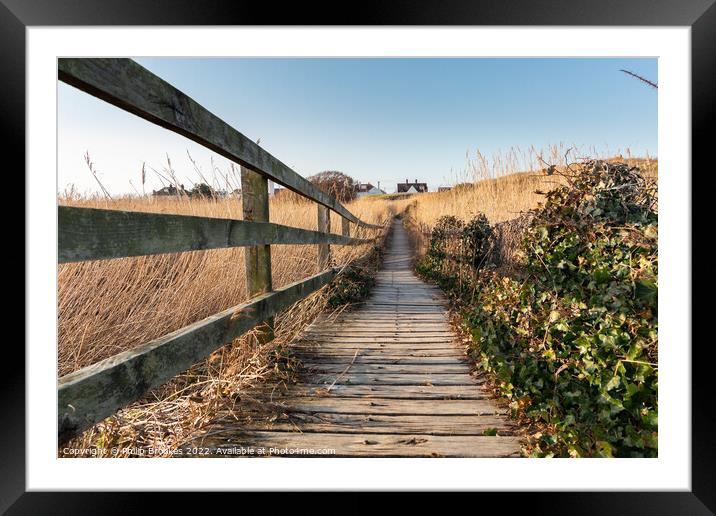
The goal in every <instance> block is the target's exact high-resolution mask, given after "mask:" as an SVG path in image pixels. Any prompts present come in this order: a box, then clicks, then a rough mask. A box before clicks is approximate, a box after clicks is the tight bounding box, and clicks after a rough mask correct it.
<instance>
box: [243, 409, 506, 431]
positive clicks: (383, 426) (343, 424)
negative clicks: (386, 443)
mask: <svg viewBox="0 0 716 516" xmlns="http://www.w3.org/2000/svg"><path fill="white" fill-rule="evenodd" d="M431 403H433V404H436V403H435V402H434V401H432V402H431ZM297 426H298V427H300V428H301V432H330V433H348V434H425V435H485V432H487V431H491V432H492V431H497V432H498V433H499V435H510V434H511V433H512V431H513V430H512V427H511V426H510V425H509V424H508V423H507V421H506V420H505V419H504V418H502V417H496V416H486V415H481V416H450V417H442V418H435V417H434V416H433V415H427V416H426V415H381V414H375V415H373V414H372V415H370V416H366V415H363V414H331V413H321V414H296V413H291V414H283V415H281V416H280V417H278V418H261V416H260V415H256V416H254V415H252V414H251V413H244V414H242V415H241V416H240V417H239V419H238V421H237V424H236V427H237V429H240V431H251V430H260V431H267V430H268V431H280V432H290V431H294V430H295V429H296V427H297Z"/></svg>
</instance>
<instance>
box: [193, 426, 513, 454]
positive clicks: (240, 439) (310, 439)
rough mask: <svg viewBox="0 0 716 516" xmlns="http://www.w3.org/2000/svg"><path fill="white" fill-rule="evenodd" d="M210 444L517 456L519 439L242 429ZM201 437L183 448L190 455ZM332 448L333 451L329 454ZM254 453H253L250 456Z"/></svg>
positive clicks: (225, 449)
mask: <svg viewBox="0 0 716 516" xmlns="http://www.w3.org/2000/svg"><path fill="white" fill-rule="evenodd" d="M226 439H227V440H228V441H229V442H228V443H226V444H224V445H222V446H220V447H212V448H211V453H212V454H213V455H215V456H229V457H237V458H238V457H246V456H248V455H245V454H243V453H241V450H240V449H237V447H242V446H250V447H252V448H254V449H255V448H256V447H261V448H263V449H264V451H265V454H266V455H272V456H273V455H278V456H289V457H290V456H303V457H308V456H317V457H517V456H519V452H520V441H519V439H518V438H517V437H511V436H474V435H469V436H467V435H465V436H440V435H425V434H415V435H391V434H328V433H309V432H307V433H298V432H261V431H253V432H241V433H239V434H238V435H234V436H231V437H228V436H227V437H226ZM197 446H202V439H197V440H196V441H193V442H192V443H190V444H189V445H187V446H186V447H182V448H183V452H184V453H183V454H182V456H185V457H190V456H191V453H192V448H195V447H197ZM331 451H334V453H330V452H331ZM251 456H255V455H251Z"/></svg>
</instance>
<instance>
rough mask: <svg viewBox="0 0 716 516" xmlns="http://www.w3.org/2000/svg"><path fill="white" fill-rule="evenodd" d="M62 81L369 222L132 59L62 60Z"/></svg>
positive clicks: (295, 190)
mask: <svg viewBox="0 0 716 516" xmlns="http://www.w3.org/2000/svg"><path fill="white" fill-rule="evenodd" d="M58 77H59V79H60V80H61V81H63V82H66V83H67V84H70V85H71V86H74V87H76V88H78V89H80V90H82V91H85V92H87V93H89V94H90V95H93V96H95V97H97V98H99V99H102V100H104V101H106V102H109V103H110V104H113V105H115V106H117V107H119V108H121V109H123V110H125V111H128V112H130V113H132V114H134V115H137V116H139V117H141V118H144V119H145V120H148V121H150V122H152V123H154V124H157V125H159V126H161V127H164V128H166V129H169V130H170V131H173V132H175V133H178V134H181V135H182V136H185V137H186V138H189V139H190V140H193V141H195V142H197V143H199V144H201V145H203V146H204V147H207V148H208V149H211V150H213V151H214V152H216V153H218V154H221V155H222V156H224V157H226V158H227V159H230V160H232V161H234V162H236V163H238V164H240V165H242V166H245V167H248V168H250V169H252V170H255V171H257V172H259V173H260V174H261V175H263V176H265V177H266V178H268V179H271V180H272V181H274V182H276V183H279V184H281V185H283V186H285V187H286V188H288V189H289V190H292V191H294V192H296V193H299V194H301V195H303V196H304V197H308V198H309V199H311V200H313V201H315V202H317V203H319V204H322V205H323V206H326V207H328V208H330V209H332V210H333V211H335V212H336V213H338V214H339V215H341V216H343V217H346V218H347V219H349V220H350V221H351V222H354V223H356V224H359V225H361V226H365V227H372V228H380V227H381V226H375V225H372V224H367V223H365V222H363V221H361V220H359V219H358V218H357V217H355V216H354V215H353V214H352V213H350V212H349V211H348V210H347V209H346V208H345V207H343V206H342V205H341V204H340V203H339V202H338V201H337V200H336V199H335V198H333V197H332V196H330V195H328V194H326V193H325V192H322V191H321V190H320V189H318V188H317V187H316V186H315V185H313V184H312V183H311V182H310V181H308V180H307V179H305V178H304V177H302V176H300V175H299V174H297V173H296V172H295V171H293V170H292V169H291V168H289V167H288V166H286V165H285V164H283V163H282V162H281V161H279V160H278V159H276V158H275V157H274V156H272V155H271V154H269V153H268V152H266V151H265V150H264V149H262V148H261V147H259V146H258V145H257V144H256V143H254V142H253V141H251V140H250V139H249V138H247V137H246V136H244V135H243V134H241V133H240V132H239V131H237V130H236V129H234V128H233V127H231V126H230V125H229V124H227V123H226V122H224V121H223V120H221V119H220V118H219V117H217V116H216V115H214V114H213V113H211V112H210V111H208V110H207V109H206V108H204V107H203V106H201V105H200V104H199V103H197V102H196V101H195V100H193V99H192V98H191V97H189V96H188V95H186V94H184V93H182V92H181V91H179V90H178V89H177V88H175V87H174V86H172V85H171V84H169V83H168V82H166V81H164V80H162V79H160V78H159V77H157V76H156V75H154V74H153V73H151V72H150V71H149V70H147V69H146V68H144V67H142V66H140V65H139V64H137V63H136V62H134V61H132V60H131V59H116V58H60V59H58Z"/></svg>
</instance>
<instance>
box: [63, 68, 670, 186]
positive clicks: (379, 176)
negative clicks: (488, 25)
mask: <svg viewBox="0 0 716 516" xmlns="http://www.w3.org/2000/svg"><path fill="white" fill-rule="evenodd" d="M137 61H138V62H139V63H140V64H142V65H143V66H145V67H146V68H148V69H149V70H151V71H152V72H154V73H155V74H157V75H159V76H160V77H162V78H163V79H165V80H167V81H169V82H170V83H172V84H173V85H174V86H176V87H177V88H179V89H180V90H182V91H184V92H185V93H187V94H188V95H190V96H192V97H193V98H194V99H195V100H196V101H198V102H199V103H200V104H202V105H203V106H204V107H206V108H208V109H209V110H210V111H212V112H213V113H215V114H216V115H218V116H219V117H221V118H222V119H224V120H225V121H226V122H228V123H229V124H231V125H233V126H234V127H235V128H236V129H238V130H239V131H241V132H242V133H244V134H245V135H246V136H248V137H249V138H251V139H253V140H257V139H258V138H260V139H261V145H262V146H263V147H264V148H266V149H267V150H268V151H269V152H271V153H272V154H274V155H275V156H276V157H277V158H279V159H280V160H282V161H283V162H284V163H286V164H287V165H289V166H291V167H293V168H294V170H296V171H297V172H299V173H300V174H302V175H306V176H307V175H310V174H314V173H316V172H320V171H322V170H341V171H343V172H345V173H347V174H349V175H351V176H353V177H354V178H356V179H358V180H361V181H369V182H372V183H373V184H376V183H377V182H378V181H380V182H381V187H382V188H383V189H385V190H386V191H388V192H392V191H394V190H395V184H396V182H398V181H403V180H404V179H405V178H409V179H410V180H411V181H413V180H414V179H418V180H420V181H424V182H427V183H428V186H429V188H430V189H431V190H434V189H437V187H438V186H440V185H444V184H450V183H452V182H454V181H455V180H456V178H457V177H458V176H459V175H460V174H461V172H462V171H463V170H464V169H465V166H466V156H471V155H474V153H475V151H476V150H478V149H479V150H480V151H481V152H482V153H483V154H485V155H487V156H488V157H489V156H492V155H493V154H495V153H499V152H503V151H506V150H508V149H510V148H513V147H517V148H521V149H527V148H529V147H530V146H534V147H536V148H546V147H547V146H549V145H551V144H559V143H563V144H565V145H567V146H569V145H576V146H578V147H581V148H589V147H595V148H597V149H599V150H600V151H605V152H606V151H609V152H613V153H616V152H617V151H619V150H622V149H625V148H630V149H631V152H632V153H633V154H636V155H643V154H645V153H647V152H648V153H649V154H651V155H652V156H656V155H657V154H658V153H657V92H656V91H655V90H653V89H651V88H649V87H648V86H646V85H644V84H642V83H640V82H639V81H637V80H635V79H633V78H631V77H628V76H626V75H625V74H623V73H621V72H619V70H620V69H621V68H626V69H629V70H632V71H634V72H636V73H639V74H641V75H643V76H645V77H647V78H649V79H653V80H656V79H657V60H656V59H616V58H605V59H552V58H550V59H544V58H529V59H517V58H512V59H489V58H479V59H462V58H461V59H422V58H417V59H391V58H386V59H263V58H250V59H245V58H237V59H207V58H202V59H199V58H181V59H178V58H170V59H158V58H152V59H147V58H141V59H137ZM187 150H188V151H189V152H190V154H191V155H192V157H193V158H194V159H195V160H196V161H197V163H198V164H199V165H200V167H201V168H202V170H203V172H204V173H205V174H206V173H210V171H211V157H212V156H213V157H214V163H215V164H216V165H217V166H219V168H221V169H226V168H227V167H228V162H227V161H226V160H225V159H224V158H221V157H219V156H217V155H215V154H213V153H211V152H210V151H208V150H205V149H203V148H202V147H200V146H198V145H196V144H194V143H193V142H190V141H189V140H187V139H185V138H183V137H181V136H178V135H176V134H174V133H171V132H169V131H167V130H165V129H162V128H159V127H156V126H153V125H152V124H150V123H149V122H146V121H144V120H141V119H139V118H137V117H135V116H134V115H130V114H128V113H125V112H123V111H121V110H120V109H118V108H115V107H113V106H110V105H108V104H106V103H104V102H103V101H100V100H97V99H95V98H92V97H90V96H89V95H87V94H85V93H82V92H80V91H78V90H75V89H74V88H72V87H70V86H67V85H65V84H63V83H60V84H59V86H58V188H59V190H60V191H62V190H64V189H65V188H66V187H68V186H69V185H70V184H74V185H75V187H76V188H77V189H78V190H79V191H80V192H86V193H89V192H94V191H98V186H97V183H96V182H95V180H94V179H93V177H92V176H91V174H90V172H89V170H88V169H87V166H86V165H85V162H84V154H85V152H86V151H88V152H89V154H90V156H91V158H92V160H93V161H94V163H95V168H96V170H97V171H98V177H99V178H100V180H101V181H102V183H103V184H104V186H105V187H106V188H107V189H108V190H109V191H110V193H113V194H120V193H129V192H133V191H134V188H136V189H138V190H140V191H141V168H142V163H144V162H146V164H147V165H148V167H149V166H151V167H154V168H155V169H156V170H158V171H160V172H161V170H162V167H163V166H165V164H166V154H168V155H169V157H170V158H171V160H172V166H173V168H174V169H175V171H176V173H177V175H178V177H179V179H180V180H186V184H188V185H190V184H191V182H192V181H198V180H199V178H198V175H197V174H196V172H195V171H194V170H193V167H192V165H191V163H190V161H189V159H188V157H187ZM130 181H131V184H130ZM132 185H133V186H132ZM160 186H161V184H160V181H159V180H158V178H157V176H156V175H155V174H154V173H153V172H151V171H150V170H149V169H148V174H147V184H146V189H147V191H149V190H151V189H152V188H158V187H160Z"/></svg>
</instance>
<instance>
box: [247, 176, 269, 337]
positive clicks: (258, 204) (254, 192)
mask: <svg viewBox="0 0 716 516" xmlns="http://www.w3.org/2000/svg"><path fill="white" fill-rule="evenodd" d="M241 204H242V208H243V213H244V220H248V221H253V222H268V221H269V198H268V180H267V179H266V178H265V177H264V176H262V175H261V174H259V173H258V172H254V171H253V170H251V169H248V168H246V167H241ZM244 253H245V262H246V291H247V293H248V295H249V297H250V298H251V297H254V296H256V295H258V294H263V293H264V292H270V291H271V290H273V285H272V284H271V246H270V245H255V246H250V247H246V250H245V251H244ZM266 326H267V328H265V329H263V330H262V331H261V333H260V336H259V340H260V341H261V342H268V341H270V340H272V339H273V337H274V332H273V330H274V318H273V317H271V318H269V319H268V320H266Z"/></svg>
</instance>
